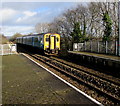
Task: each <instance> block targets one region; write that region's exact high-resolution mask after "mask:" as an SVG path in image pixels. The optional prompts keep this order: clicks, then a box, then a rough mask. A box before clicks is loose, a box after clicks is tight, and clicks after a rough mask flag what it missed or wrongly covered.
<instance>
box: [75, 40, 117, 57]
mask: <svg viewBox="0 0 120 106" xmlns="http://www.w3.org/2000/svg"><path fill="white" fill-rule="evenodd" d="M73 51H84V52H95V53H104V54H112V55H118V42H117V41H109V42H108V41H106V42H102V41H90V42H84V43H74V45H73Z"/></svg>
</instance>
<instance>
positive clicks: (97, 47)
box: [97, 41, 99, 53]
mask: <svg viewBox="0 0 120 106" xmlns="http://www.w3.org/2000/svg"><path fill="white" fill-rule="evenodd" d="M97 46H98V47H97V48H98V49H97V50H98V53H99V41H98V42H97Z"/></svg>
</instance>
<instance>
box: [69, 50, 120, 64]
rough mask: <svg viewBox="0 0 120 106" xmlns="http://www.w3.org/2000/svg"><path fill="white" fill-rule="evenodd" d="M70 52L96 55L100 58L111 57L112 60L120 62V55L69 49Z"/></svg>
mask: <svg viewBox="0 0 120 106" xmlns="http://www.w3.org/2000/svg"><path fill="white" fill-rule="evenodd" d="M68 52H69V53H76V54H81V55H87V56H95V57H99V58H104V59H110V60H114V61H119V62H120V57H119V56H112V55H106V54H98V53H90V52H80V51H68Z"/></svg>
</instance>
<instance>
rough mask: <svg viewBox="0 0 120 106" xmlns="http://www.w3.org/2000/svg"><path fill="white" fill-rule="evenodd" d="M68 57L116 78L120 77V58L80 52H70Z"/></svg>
mask: <svg viewBox="0 0 120 106" xmlns="http://www.w3.org/2000/svg"><path fill="white" fill-rule="evenodd" d="M68 56H69V57H70V58H72V59H74V60H75V61H79V63H83V64H87V65H89V66H93V67H97V68H101V69H105V70H106V71H109V72H110V73H113V72H114V74H115V76H118V77H119V76H120V57H119V56H112V55H105V54H97V53H89V52H80V51H79V52H78V51H68Z"/></svg>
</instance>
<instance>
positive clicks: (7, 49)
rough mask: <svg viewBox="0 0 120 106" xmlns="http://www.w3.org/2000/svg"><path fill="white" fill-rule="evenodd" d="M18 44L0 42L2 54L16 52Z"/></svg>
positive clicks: (0, 52)
mask: <svg viewBox="0 0 120 106" xmlns="http://www.w3.org/2000/svg"><path fill="white" fill-rule="evenodd" d="M16 51H17V46H16V44H0V55H9V54H16Z"/></svg>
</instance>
